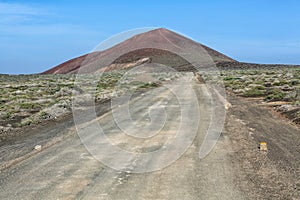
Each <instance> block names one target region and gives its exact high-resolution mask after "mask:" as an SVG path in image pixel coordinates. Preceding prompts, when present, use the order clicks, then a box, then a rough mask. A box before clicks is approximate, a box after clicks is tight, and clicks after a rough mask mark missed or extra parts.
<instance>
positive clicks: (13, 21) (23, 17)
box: [0, 2, 94, 37]
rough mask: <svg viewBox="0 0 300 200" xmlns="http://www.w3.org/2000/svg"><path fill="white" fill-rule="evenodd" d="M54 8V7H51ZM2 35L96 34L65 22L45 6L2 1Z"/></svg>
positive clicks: (0, 33)
mask: <svg viewBox="0 0 300 200" xmlns="http://www.w3.org/2000/svg"><path fill="white" fill-rule="evenodd" d="M51 10H53V8H51ZM0 30H1V32H0V35H1V36H2V37H3V36H16V35H17V36H28V35H32V36H38V35H40V36H43V35H61V34H64V35H67V34H74V33H76V34H82V35H85V34H88V35H89V34H94V33H93V31H90V30H87V29H85V28H84V27H81V26H79V25H73V24H70V23H68V22H63V21H61V20H60V19H59V15H57V14H55V13H53V12H52V11H51V12H49V10H48V9H47V8H45V7H37V6H29V5H27V4H20V3H1V2H0Z"/></svg>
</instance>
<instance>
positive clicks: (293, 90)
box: [221, 68, 300, 121]
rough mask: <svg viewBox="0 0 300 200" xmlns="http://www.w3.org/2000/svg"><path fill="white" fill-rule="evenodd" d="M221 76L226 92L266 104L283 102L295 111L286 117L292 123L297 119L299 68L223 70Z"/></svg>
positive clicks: (299, 89)
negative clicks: (255, 98) (259, 99)
mask: <svg viewBox="0 0 300 200" xmlns="http://www.w3.org/2000/svg"><path fill="white" fill-rule="evenodd" d="M221 75H222V77H223V81H224V85H225V87H226V89H227V90H228V91H230V92H232V93H234V94H236V95H239V96H243V97H259V98H262V99H263V100H264V101H266V102H272V101H284V102H286V104H287V105H291V108H290V109H292V110H295V112H291V114H289V115H288V117H290V118H291V119H293V120H294V121H297V120H295V119H298V118H299V116H300V111H299V106H300V81H299V80H300V69H299V68H286V69H284V68H283V69H279V68H277V69H262V70H224V71H222V73H221ZM275 109H277V107H275Z"/></svg>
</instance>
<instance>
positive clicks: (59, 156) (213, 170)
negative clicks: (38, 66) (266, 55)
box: [0, 84, 299, 200]
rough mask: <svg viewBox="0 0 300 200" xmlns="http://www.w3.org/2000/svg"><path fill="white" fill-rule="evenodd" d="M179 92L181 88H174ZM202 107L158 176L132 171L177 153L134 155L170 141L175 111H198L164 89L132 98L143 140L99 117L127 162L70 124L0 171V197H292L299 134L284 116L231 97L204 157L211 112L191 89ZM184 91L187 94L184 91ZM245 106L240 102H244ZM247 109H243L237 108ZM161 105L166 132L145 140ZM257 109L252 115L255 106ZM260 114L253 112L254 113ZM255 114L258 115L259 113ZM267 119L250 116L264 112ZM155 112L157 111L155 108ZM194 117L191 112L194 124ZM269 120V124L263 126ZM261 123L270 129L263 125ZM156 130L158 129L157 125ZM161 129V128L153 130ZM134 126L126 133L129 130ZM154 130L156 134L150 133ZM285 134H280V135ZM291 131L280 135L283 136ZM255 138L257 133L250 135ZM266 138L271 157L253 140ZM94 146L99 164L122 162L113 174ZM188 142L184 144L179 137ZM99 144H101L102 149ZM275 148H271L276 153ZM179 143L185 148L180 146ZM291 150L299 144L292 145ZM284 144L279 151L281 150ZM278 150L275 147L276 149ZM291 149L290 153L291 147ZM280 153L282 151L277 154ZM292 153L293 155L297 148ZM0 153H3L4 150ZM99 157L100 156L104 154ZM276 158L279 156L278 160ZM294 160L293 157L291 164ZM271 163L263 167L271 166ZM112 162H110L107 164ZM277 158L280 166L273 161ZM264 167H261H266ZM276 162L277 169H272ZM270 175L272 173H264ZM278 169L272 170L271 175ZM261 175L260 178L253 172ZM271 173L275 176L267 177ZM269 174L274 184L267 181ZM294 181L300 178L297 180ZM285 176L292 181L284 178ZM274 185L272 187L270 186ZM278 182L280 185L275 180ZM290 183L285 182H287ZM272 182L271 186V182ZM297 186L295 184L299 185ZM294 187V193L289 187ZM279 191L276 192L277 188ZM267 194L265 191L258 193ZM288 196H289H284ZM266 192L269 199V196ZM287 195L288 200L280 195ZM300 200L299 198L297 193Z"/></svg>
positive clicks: (199, 91) (203, 96)
mask: <svg viewBox="0 0 300 200" xmlns="http://www.w3.org/2000/svg"><path fill="white" fill-rule="evenodd" d="M178 87H179V89H180V86H178ZM193 88H194V89H195V91H196V96H197V99H198V102H199V112H200V113H201V115H200V119H199V121H200V124H199V128H198V129H197V132H196V136H195V138H191V139H193V140H192V141H193V142H192V144H191V145H190V146H189V147H188V148H187V150H186V152H185V153H184V154H183V155H182V156H181V157H180V158H179V159H176V160H175V161H174V162H173V163H172V164H171V165H169V166H167V167H165V168H163V169H161V170H157V171H153V172H147V173H134V172H135V171H136V170H137V171H138V170H140V169H145V167H146V169H147V167H149V169H152V167H154V168H155V167H157V166H160V165H162V163H163V161H165V160H168V159H169V158H170V157H171V158H172V157H174V156H175V157H176V155H174V154H173V153H174V151H172V150H171V151H167V153H163V152H162V153H161V154H158V155H157V156H155V157H148V158H147V159H143V158H142V157H140V156H139V155H141V153H148V152H153V151H158V150H159V149H161V148H164V146H165V145H167V144H168V142H169V141H173V139H174V138H175V136H176V130H178V129H180V127H179V124H180V123H179V122H180V113H181V112H182V111H181V110H180V108H182V107H184V108H185V110H186V111H187V112H190V113H194V111H193V110H195V107H193V104H191V102H188V101H189V100H188V98H187V99H185V100H187V103H186V104H184V105H180V106H179V104H178V100H177V98H176V96H175V95H174V94H172V93H171V92H170V91H168V90H167V89H166V88H165V89H164V88H157V89H155V90H154V91H151V93H149V94H147V93H145V94H144V95H142V96H140V97H138V98H136V99H134V100H131V103H130V108H131V109H130V112H131V116H133V119H134V120H135V121H136V123H135V126H137V127H143V128H144V129H140V130H141V131H140V132H139V133H136V132H134V133H133V134H139V135H140V136H144V137H146V139H145V138H138V139H137V138H134V137H132V136H129V135H126V134H123V132H124V130H123V131H122V130H120V127H119V126H117V125H116V124H115V120H114V118H113V113H112V112H108V113H106V114H104V115H101V116H99V117H98V118H97V120H96V121H97V122H99V123H100V125H101V127H102V128H103V131H104V132H105V135H106V137H107V138H109V139H110V141H111V143H113V144H114V145H116V146H118V147H120V148H122V149H125V150H127V151H129V152H136V153H137V154H135V155H133V156H128V157H125V158H124V157H120V155H118V154H115V153H112V152H113V151H112V150H111V149H107V148H103V144H102V143H101V141H100V142H99V141H98V139H97V137H98V136H97V133H93V132H92V133H91V134H90V135H88V137H86V138H81V139H80V138H79V136H78V135H77V134H76V131H75V129H74V127H72V125H70V127H68V130H66V129H64V128H63V127H61V128H62V130H60V131H66V132H68V133H66V134H68V135H69V137H67V138H65V139H64V140H62V141H61V142H59V143H57V144H55V145H52V146H50V147H49V148H46V149H44V150H42V151H41V152H39V153H36V154H34V155H32V156H31V157H29V158H27V159H25V160H23V161H22V162H19V163H17V164H15V165H13V166H11V167H9V168H7V169H5V170H3V171H1V173H0V198H1V199H122V200H123V199H195V200H196V199H197V200H198V199H239V200H240V199H274V198H272V197H277V199H297V195H298V193H297V191H298V189H299V188H294V187H297V182H296V180H297V178H295V177H294V176H297V175H299V169H296V168H297V166H299V165H298V164H299V157H296V156H297V155H298V154H299V151H298V150H299V149H298V150H297V149H296V150H295V149H294V147H297V145H299V135H297V134H296V133H299V129H297V128H296V127H294V126H293V125H291V124H288V123H286V122H281V121H282V119H279V118H278V119H276V118H275V119H272V120H274V121H269V120H270V118H272V116H269V114H268V113H269V111H268V110H267V109H266V108H263V107H261V108H260V107H258V106H257V105H256V104H251V103H249V102H243V100H242V99H236V98H230V99H229V100H230V102H231V103H232V104H233V107H232V108H231V109H230V110H229V113H228V114H227V119H226V127H225V129H224V131H223V132H222V135H221V137H220V139H219V141H218V143H217V145H216V146H215V148H214V149H213V151H212V152H211V153H210V154H209V155H208V156H207V157H205V158H204V159H200V158H199V150H200V146H201V144H202V142H203V141H204V138H205V133H206V130H207V129H208V127H209V124H210V119H211V113H210V111H209V109H208V108H209V107H210V99H209V98H208V96H207V93H206V91H205V87H204V86H201V85H199V84H193ZM182 93H183V94H184V95H185V96H187V97H190V96H191V95H192V94H190V95H189V90H186V91H184V90H182ZM244 103H245V104H244ZM242 105H244V107H243V106H242ZM150 107H151V108H152V109H153V107H154V110H153V111H155V108H161V107H163V108H166V113H167V118H166V121H165V123H164V125H165V126H164V127H163V128H162V129H161V130H160V133H159V134H158V135H157V136H155V137H148V138H147V136H149V135H148V134H149V132H150V133H151V131H153V130H151V126H147V125H148V124H149V123H150V122H151V119H150V118H149V116H148V115H147V114H146V113H149V112H148V111H149V108H150ZM252 107H253V109H254V110H249V109H248V108H252ZM255 109H258V110H255ZM256 111H257V112H258V113H257V112H256ZM262 112H263V113H265V114H264V115H263V116H265V119H262V120H257V118H252V119H249V117H254V116H256V115H259V114H261V113H262ZM158 114H162V115H163V113H160V109H158ZM195 117H196V116H193V115H190V116H189V119H190V121H191V122H194V120H192V119H194V118H195ZM267 122H268V123H267ZM274 123H276V124H277V126H280V127H283V128H287V129H288V130H289V132H288V133H290V134H291V135H290V136H288V137H284V136H282V137H283V139H284V138H285V140H284V141H277V140H276V138H275V135H273V131H270V130H269V128H270V127H272V126H273V125H274ZM262 124H264V126H267V127H260V125H262ZM192 125H193V124H189V123H187V124H184V125H183V127H181V128H183V130H185V131H186V132H187V133H189V132H192V131H194V127H193V126H192ZM156 128H157V127H156ZM158 128H159V127H158ZM262 129H263V130H264V133H266V134H268V135H266V136H264V137H265V138H262V137H261V136H260V135H259V134H260V132H261V131H262ZM131 130H132V129H130V128H129V129H128V130H125V131H128V132H130V131H131ZM155 130H156V129H155ZM280 131H283V130H280ZM288 133H286V132H285V133H284V134H287V135H288ZM255 134H257V136H253V135H255ZM267 136H270V138H273V139H271V140H267V141H268V142H269V141H270V143H271V146H270V152H268V153H266V154H262V153H261V152H259V150H258V148H257V143H258V142H259V141H260V140H262V139H266V137H267ZM290 139H292V140H294V143H293V144H292V145H294V146H292V145H291V147H288V146H286V144H288V140H290ZM82 140H84V141H85V144H87V143H89V142H90V143H91V144H94V145H95V143H96V144H98V147H99V149H97V152H98V153H99V152H101V153H100V154H101V155H105V156H104V157H102V159H105V160H106V164H114V163H115V162H113V161H120V162H121V164H120V166H115V167H118V168H119V169H118V170H115V169H112V168H110V167H108V166H106V165H104V164H102V163H101V162H99V161H98V160H97V159H95V158H94V157H93V156H92V155H91V154H90V152H89V151H87V149H86V148H85V146H84V144H82ZM184 141H185V140H184ZM101 144H102V145H101ZM273 144H274V148H273ZM176 145H179V146H181V145H186V143H185V142H182V143H180V142H179V143H176ZM295 145H296V146H295ZM282 146H284V147H282ZM276 147H277V148H276ZM292 147H293V148H292ZM278 149H281V150H282V151H283V152H285V153H281V154H277V153H276V152H278V151H277V150H278ZM294 150H295V151H294ZM1 151H2V152H3V151H4V150H3V148H2V149H1ZM101 155H100V156H101ZM276 155H279V157H276ZM285 158H286V159H290V160H289V161H290V164H291V165H290V166H291V169H294V171H293V173H290V172H288V171H285V172H284V173H283V174H282V175H280V173H281V172H283V170H284V169H282V168H281V164H280V163H279V160H282V159H285ZM292 158H293V159H294V160H292ZM269 160H270V161H271V162H268V161H269ZM110 161H112V162H110ZM277 161H278V163H277ZM261 163H264V164H263V165H262V164H261ZM274 163H275V164H274ZM270 169H271V170H273V171H269V170H270ZM276 170H277V171H276ZM258 172H259V173H258ZM272 175H273V176H272ZM269 177H273V178H274V179H270V180H269ZM298 177H299V176H298ZM285 178H290V179H289V180H286V179H285ZM272 180H276V181H277V182H274V181H273V182H272ZM280 181H281V185H280V183H279V182H280ZM285 181H287V182H288V183H286V182H285ZM268 184H270V185H268ZM298 184H299V183H298ZM291 185H292V187H293V188H290V186H291ZM275 186H278V187H280V186H282V187H281V189H282V190H280V191H278V190H277V189H278V187H277V188H276V187H275ZM268 188H269V190H266V191H267V192H266V193H265V192H264V191H262V190H265V189H268ZM291 191H293V193H292V194H289V193H290V192H291ZM268 192H269V193H270V194H267V193H268ZM285 197H287V198H285ZM298 197H299V196H298ZM275 199H276V198H275Z"/></svg>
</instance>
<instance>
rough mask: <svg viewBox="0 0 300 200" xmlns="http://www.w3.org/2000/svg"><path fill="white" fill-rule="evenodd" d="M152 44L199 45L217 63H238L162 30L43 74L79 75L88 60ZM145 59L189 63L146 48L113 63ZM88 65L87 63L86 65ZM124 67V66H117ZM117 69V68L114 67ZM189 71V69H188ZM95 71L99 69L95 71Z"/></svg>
mask: <svg viewBox="0 0 300 200" xmlns="http://www.w3.org/2000/svg"><path fill="white" fill-rule="evenodd" d="M151 42H156V43H159V44H161V45H162V46H164V45H166V46H167V45H169V44H170V43H172V44H174V45H176V44H182V43H184V44H187V45H197V46H201V47H202V48H204V49H205V50H206V51H207V53H208V54H209V55H210V56H211V58H212V60H213V61H214V62H215V63H223V62H227V63H228V62H236V61H235V60H233V59H232V58H229V57H228V56H225V55H224V54H221V53H219V52H217V51H215V50H213V49H211V48H209V47H207V46H204V45H202V44H200V43H197V42H195V41H193V40H191V39H188V38H186V37H184V36H182V35H179V34H177V33H175V32H172V31H170V30H168V29H164V28H160V29H155V30H152V31H149V32H146V33H142V34H139V35H136V36H134V37H132V38H130V39H128V40H126V41H124V42H122V43H120V44H118V45H116V46H113V47H112V48H110V49H108V50H105V51H102V52H94V53H90V54H87V55H83V56H80V57H77V58H74V59H72V60H69V61H67V62H65V63H62V64H60V65H58V66H56V67H54V68H52V69H50V70H48V71H46V72H43V73H42V74H70V73H77V72H78V69H79V68H80V66H81V65H82V63H83V62H86V58H88V62H94V61H99V60H101V59H103V58H105V57H106V56H110V55H112V54H113V53H114V52H121V51H123V50H126V49H129V48H130V47H132V46H134V45H135V44H141V45H142V46H143V44H144V45H145V46H147V44H150V43H151ZM143 58H149V60H150V62H158V63H161V64H166V65H168V66H171V67H175V68H176V67H179V68H180V67H181V68H183V67H182V66H187V65H188V63H187V61H185V60H184V59H182V58H181V57H180V58H179V56H177V55H175V54H174V53H171V52H168V51H164V50H159V49H151V48H145V49H138V50H135V51H132V52H129V53H127V54H124V55H123V56H121V57H119V58H118V59H116V60H115V61H114V62H113V63H114V64H115V63H117V64H122V63H130V62H135V61H137V60H140V59H143ZM85 64H86V63H85ZM117 66H120V67H121V66H122V65H117ZM110 69H111V68H109V67H108V68H107V69H106V70H110ZM114 69H116V67H114ZM186 69H188V68H186ZM94 70H95V71H97V70H99V69H94Z"/></svg>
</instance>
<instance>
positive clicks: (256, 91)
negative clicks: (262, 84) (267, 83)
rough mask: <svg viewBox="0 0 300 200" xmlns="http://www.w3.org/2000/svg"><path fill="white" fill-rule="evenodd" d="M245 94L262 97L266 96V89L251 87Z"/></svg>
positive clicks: (246, 95)
mask: <svg viewBox="0 0 300 200" xmlns="http://www.w3.org/2000/svg"><path fill="white" fill-rule="evenodd" d="M243 96H245V97H262V96H265V91H263V90H260V89H258V88H256V87H254V88H251V89H250V90H247V91H245V92H244V94H243Z"/></svg>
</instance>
